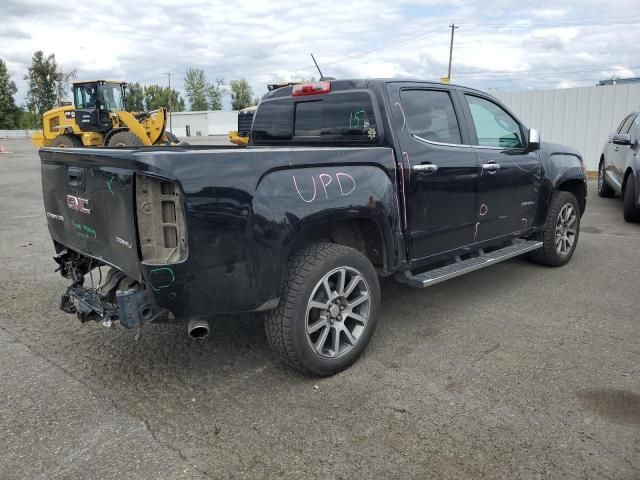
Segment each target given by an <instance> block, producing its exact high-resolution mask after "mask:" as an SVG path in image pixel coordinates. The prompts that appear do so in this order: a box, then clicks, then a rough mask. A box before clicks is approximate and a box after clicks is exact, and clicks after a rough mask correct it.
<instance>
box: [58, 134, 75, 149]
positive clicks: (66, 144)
mask: <svg viewBox="0 0 640 480" xmlns="http://www.w3.org/2000/svg"><path fill="white" fill-rule="evenodd" d="M51 146H52V147H57V148H78V147H82V146H83V145H82V141H81V140H80V139H79V138H78V137H76V136H74V135H69V134H65V135H58V136H57V137H56V138H54V139H53V142H51Z"/></svg>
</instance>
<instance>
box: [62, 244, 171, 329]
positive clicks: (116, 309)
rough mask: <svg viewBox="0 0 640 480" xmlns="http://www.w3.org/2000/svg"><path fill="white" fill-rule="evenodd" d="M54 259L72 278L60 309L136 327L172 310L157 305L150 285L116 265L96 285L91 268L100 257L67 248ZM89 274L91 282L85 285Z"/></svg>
mask: <svg viewBox="0 0 640 480" xmlns="http://www.w3.org/2000/svg"><path fill="white" fill-rule="evenodd" d="M54 259H55V260H56V262H57V263H58V265H60V268H59V270H60V272H61V274H62V276H64V277H66V278H71V279H72V280H73V283H72V284H71V286H69V287H68V288H67V290H66V291H65V292H64V293H63V294H62V296H61V298H60V309H61V310H62V311H63V312H65V313H75V314H76V315H77V316H78V319H79V320H80V321H81V322H87V321H89V320H93V321H101V322H103V323H104V324H105V325H107V326H110V325H112V324H113V323H116V322H119V323H120V324H121V325H122V326H124V327H126V328H134V327H138V326H140V325H142V324H143V323H147V322H151V321H153V320H156V319H158V318H159V317H166V316H167V314H168V313H169V312H168V311H167V310H166V309H164V308H162V307H159V306H158V305H156V303H155V299H154V296H153V294H152V293H151V292H150V291H149V290H148V289H146V288H144V286H143V285H141V284H140V283H138V282H136V281H135V280H132V279H130V278H128V277H127V276H126V275H125V274H124V273H122V272H121V271H119V270H117V269H115V268H111V269H110V270H109V272H108V273H107V275H106V277H105V279H104V282H101V283H100V284H99V285H97V286H94V285H93V278H92V277H91V273H90V272H91V271H92V268H96V267H99V266H101V265H100V264H99V262H98V261H96V260H93V259H90V258H88V257H85V256H82V255H79V254H77V253H76V252H72V251H66V250H65V251H63V252H60V254H58V255H57V256H56V257H54ZM87 275H89V277H90V279H91V286H85V285H84V283H85V279H86V277H87Z"/></svg>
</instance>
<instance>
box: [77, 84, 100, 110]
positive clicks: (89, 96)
mask: <svg viewBox="0 0 640 480" xmlns="http://www.w3.org/2000/svg"><path fill="white" fill-rule="evenodd" d="M73 97H74V98H73V102H74V103H75V106H76V108H79V109H83V108H97V106H98V104H97V101H98V91H97V88H96V86H95V85H76V86H75V87H74V88H73Z"/></svg>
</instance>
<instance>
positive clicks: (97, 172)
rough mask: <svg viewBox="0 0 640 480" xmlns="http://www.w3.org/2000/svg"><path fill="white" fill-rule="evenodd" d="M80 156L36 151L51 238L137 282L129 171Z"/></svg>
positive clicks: (133, 210)
mask: <svg viewBox="0 0 640 480" xmlns="http://www.w3.org/2000/svg"><path fill="white" fill-rule="evenodd" d="M80 152H82V150H76V151H65V152H60V153H56V151H55V150H53V149H47V150H41V151H40V156H41V158H42V163H41V167H42V191H43V197H44V206H45V214H46V216H47V223H48V226H49V232H50V233H51V237H52V238H53V240H55V241H57V242H59V243H60V244H62V245H63V246H64V247H67V248H70V249H72V250H75V251H78V252H80V253H84V254H86V255H89V256H91V257H93V258H96V259H100V260H103V261H105V262H106V263H108V264H111V265H113V266H115V267H118V268H119V269H120V270H122V271H123V272H125V273H126V274H127V275H128V276H129V277H131V278H135V279H139V278H140V272H139V268H138V240H137V238H136V237H137V233H136V228H135V218H134V215H135V213H134V212H135V190H134V181H135V177H134V173H133V171H131V170H128V169H124V168H118V167H115V166H107V165H105V163H107V162H105V161H104V160H105V159H104V158H98V157H97V156H96V155H93V154H91V153H89V151H87V153H80ZM113 163H114V164H117V163H119V162H118V159H116V158H114V159H113Z"/></svg>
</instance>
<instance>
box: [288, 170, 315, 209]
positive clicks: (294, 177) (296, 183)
mask: <svg viewBox="0 0 640 480" xmlns="http://www.w3.org/2000/svg"><path fill="white" fill-rule="evenodd" d="M292 177H293V184H294V185H295V187H296V191H297V192H298V195H299V196H300V198H301V199H302V200H303V201H305V202H306V203H311V202H313V201H314V200H315V199H316V193H317V192H318V189H317V188H316V178H315V177H313V176H312V177H311V179H312V180H313V198H312V199H311V200H307V199H306V198H304V197H303V196H302V193H301V192H300V189H299V188H298V182H296V176H295V175H293V176H292Z"/></svg>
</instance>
